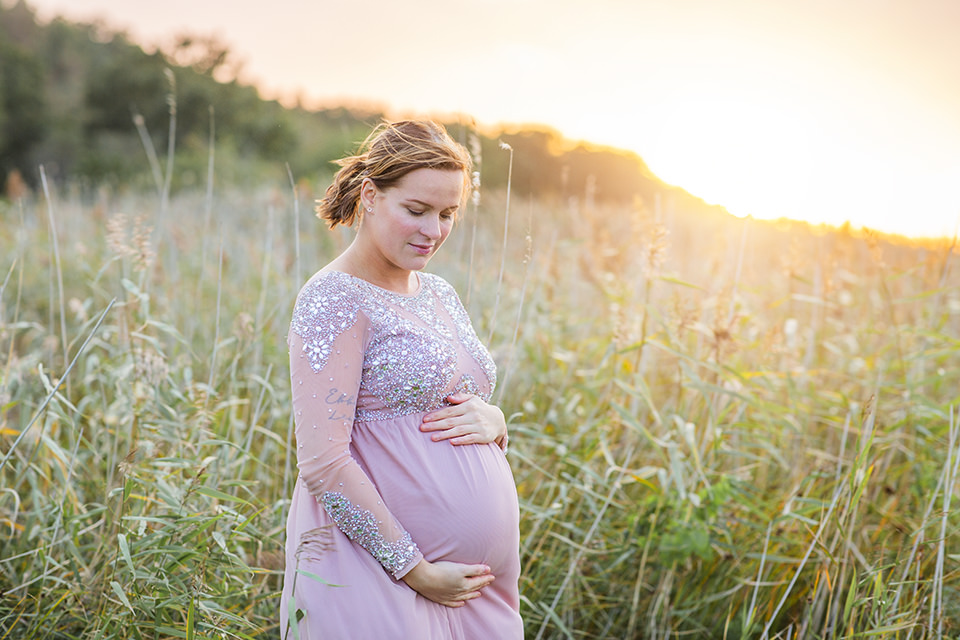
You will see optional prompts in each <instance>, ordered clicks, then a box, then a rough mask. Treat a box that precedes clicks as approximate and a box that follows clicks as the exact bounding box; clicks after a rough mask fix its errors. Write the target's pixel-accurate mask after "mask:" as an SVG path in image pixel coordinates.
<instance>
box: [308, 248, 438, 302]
mask: <svg viewBox="0 0 960 640" xmlns="http://www.w3.org/2000/svg"><path fill="white" fill-rule="evenodd" d="M327 268H328V269H330V270H333V271H343V272H344V273H348V274H350V275H352V276H355V277H357V278H360V279H361V280H366V281H367V282H369V283H371V284H375V285H376V286H378V287H381V288H383V289H388V290H390V291H394V292H396V293H400V294H404V295H412V294H414V293H416V292H417V289H419V287H420V280H419V278H417V276H416V274H415V273H414V272H413V271H410V270H409V269H401V268H399V267H397V266H395V265H392V264H387V263H386V262H385V261H384V260H383V259H380V260H377V259H375V258H374V257H373V256H367V255H365V252H364V251H363V248H362V246H359V245H358V243H357V241H356V239H354V241H353V243H352V244H351V245H350V246H349V247H347V249H346V251H344V252H343V253H341V254H340V255H339V256H338V257H337V258H336V259H335V260H334V261H333V262H331V263H330V264H329V265H327Z"/></svg>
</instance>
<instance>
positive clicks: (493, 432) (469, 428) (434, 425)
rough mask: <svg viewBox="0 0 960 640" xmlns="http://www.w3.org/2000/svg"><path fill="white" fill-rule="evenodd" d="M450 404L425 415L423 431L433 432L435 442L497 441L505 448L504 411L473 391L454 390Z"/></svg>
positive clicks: (476, 442)
mask: <svg viewBox="0 0 960 640" xmlns="http://www.w3.org/2000/svg"><path fill="white" fill-rule="evenodd" d="M446 400H447V402H449V403H450V405H451V406H449V407H444V408H442V409H435V410H433V411H431V412H430V413H428V414H426V415H425V416H423V422H422V423H421V425H420V430H421V431H426V432H433V435H432V436H430V438H431V439H432V440H433V441H434V442H439V441H440V440H449V441H450V444H488V443H490V442H496V443H497V445H499V446H500V448H501V449H502V448H504V446H505V445H506V440H507V423H506V420H504V418H503V411H501V410H500V407H497V406H496V405H492V404H487V403H486V402H484V401H483V400H482V399H481V398H479V397H478V396H475V395H473V394H471V393H454V394H451V395H449V396H447V398H446Z"/></svg>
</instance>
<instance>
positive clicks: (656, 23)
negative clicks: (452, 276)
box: [7, 0, 960, 236]
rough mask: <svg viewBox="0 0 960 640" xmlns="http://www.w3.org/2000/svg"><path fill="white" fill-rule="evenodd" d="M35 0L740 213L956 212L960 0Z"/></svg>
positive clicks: (915, 228) (248, 71)
mask: <svg viewBox="0 0 960 640" xmlns="http://www.w3.org/2000/svg"><path fill="white" fill-rule="evenodd" d="M7 1H9V0H7ZM28 3H29V4H30V5H31V6H33V7H34V8H35V9H36V10H37V12H38V14H39V15H40V17H41V18H43V19H48V18H50V17H51V16H53V15H55V14H59V15H63V16H66V17H68V18H71V19H76V20H83V21H89V20H93V19H98V18H99V19H102V20H103V21H104V22H105V23H106V24H108V25H109V26H112V27H115V28H117V29H122V30H125V31H127V32H128V34H129V35H130V36H131V37H132V38H133V39H134V41H136V42H138V43H140V44H143V45H146V46H148V47H149V46H151V45H155V44H157V43H161V42H164V41H169V40H170V39H172V37H173V35H174V34H177V33H190V34H196V35H215V36H217V37H218V38H219V39H220V40H222V41H223V42H225V43H226V44H228V45H229V46H230V49H231V51H232V52H233V54H234V57H235V59H236V60H237V61H239V62H240V63H242V72H241V76H240V77H241V78H242V79H243V80H245V81H249V82H251V83H255V84H257V86H259V87H260V88H261V92H262V94H263V95H264V96H265V97H270V98H279V99H282V100H286V101H288V102H289V101H292V100H294V99H296V98H297V97H299V98H300V99H301V100H302V101H303V103H304V104H307V105H317V106H320V105H329V106H332V105H338V104H373V105H376V106H378V107H381V108H384V109H386V110H387V112H388V113H389V114H392V115H396V116H400V115H411V114H415V115H422V116H429V115H437V116H441V115H458V116H460V117H468V118H473V119H475V120H476V121H477V122H478V123H479V124H480V125H481V126H487V127H491V128H492V127H496V126H498V125H501V124H524V125H530V124H543V125H546V126H549V127H551V128H554V129H556V130H557V131H559V132H560V133H562V134H563V135H564V136H566V137H567V138H570V139H573V140H585V141H590V142H594V143H597V144H602V145H610V146H614V147H618V148H622V149H629V150H631V151H635V152H636V153H638V154H639V155H640V156H641V157H642V158H643V159H644V160H645V161H646V163H647V164H648V165H649V166H650V168H651V169H652V170H653V171H654V173H656V174H657V175H658V176H659V177H660V178H662V179H663V180H665V181H666V182H668V183H671V184H675V185H678V186H681V187H683V188H685V189H686V190H687V191H689V192H691V193H693V194H694V195H697V196H699V197H701V198H703V199H704V200H706V201H708V202H711V203H714V204H719V205H722V206H724V207H726V208H727V209H728V210H729V211H730V212H731V213H733V214H735V215H740V216H747V215H751V216H754V217H757V218H777V217H790V218H797V219H804V220H809V221H811V222H815V223H817V222H828V223H831V224H837V225H839V224H842V223H843V222H844V221H849V222H850V223H851V224H852V225H853V226H854V227H855V228H859V227H863V226H866V227H870V228H873V229H879V230H882V231H887V232H893V233H902V234H906V235H914V236H935V235H949V236H952V235H953V234H954V232H955V230H956V228H957V225H958V221H960V37H957V35H956V34H958V33H960V1H958V0H578V1H574V0H443V1H437V0H401V1H397V0H365V1H363V2H354V1H351V0H346V1H344V0H341V1H340V2H332V1H331V0H314V1H312V2H305V1H303V0H271V1H270V2H267V3H264V2H262V1H258V2H253V1H252V0H232V1H231V2H230V3H223V2H220V1H219V0H165V1H164V2H162V3H161V2H155V1H154V0H28Z"/></svg>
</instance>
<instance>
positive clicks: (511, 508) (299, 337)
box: [280, 121, 523, 640]
mask: <svg viewBox="0 0 960 640" xmlns="http://www.w3.org/2000/svg"><path fill="white" fill-rule="evenodd" d="M339 164H340V166H341V169H340V170H339V171H338V172H337V175H336V176H335V177H334V181H333V184H332V185H331V186H330V187H329V189H327V192H326V197H325V198H324V199H323V200H322V201H321V202H320V204H319V206H318V208H317V209H318V215H319V216H320V217H321V218H322V219H324V220H326V221H327V223H328V224H329V225H330V227H331V228H332V227H335V226H336V225H338V224H345V225H348V226H350V225H352V224H353V223H354V222H357V223H358V229H357V234H356V237H355V239H354V241H353V243H352V244H351V245H350V246H349V247H348V248H347V250H346V251H344V252H343V253H342V254H341V255H340V256H339V257H337V258H336V259H335V260H334V261H333V262H331V263H330V264H328V265H327V266H326V267H324V268H323V269H321V270H320V271H319V272H318V273H317V274H315V275H314V276H313V277H312V278H311V279H310V280H309V281H308V282H307V283H306V284H305V285H304V286H303V288H302V289H301V290H300V294H299V295H298V297H297V302H296V305H295V307H294V311H293V319H292V321H291V324H290V333H289V338H288V342H289V347H290V374H291V378H290V379H291V385H292V388H293V411H294V420H295V432H296V448H297V467H298V469H299V477H298V478H297V483H296V486H295V488H294V491H293V498H292V502H291V505H290V512H289V515H288V518H287V541H286V574H285V578H284V587H283V594H282V598H281V608H280V617H281V636H282V637H284V638H294V637H299V638H301V639H305V640H306V639H313V640H315V639H317V638H323V639H324V640H326V639H328V638H349V639H351V640H353V639H359V640H363V639H367V638H369V639H375V640H390V639H394V638H396V639H398V640H399V639H404V640H405V639H416V640H421V639H425V640H441V639H442V640H448V639H456V640H460V639H464V640H466V639H476V640H489V639H498V640H511V639H519V638H522V637H523V625H522V622H521V619H520V615H519V612H518V610H519V592H518V579H519V574H520V560H519V509H518V505H517V493H516V487H515V485H514V481H513V475H512V473H511V471H510V467H509V465H508V464H507V461H506V458H505V456H504V451H503V448H505V447H506V435H507V433H506V424H505V422H504V419H503V413H502V412H501V411H500V410H499V409H498V408H497V407H495V406H493V405H490V404H488V403H489V400H490V397H491V394H492V392H493V387H494V383H495V381H496V371H495V368H494V363H493V361H492V359H491V358H490V355H489V354H488V353H487V350H486V348H484V346H483V345H482V344H481V343H480V341H479V340H478V339H477V335H476V333H475V332H474V330H473V327H472V325H471V324H470V319H469V317H468V316H467V313H466V311H465V310H464V308H463V306H462V305H461V303H460V299H459V298H458V297H457V294H456V292H455V291H454V290H453V288H452V287H451V286H450V285H449V284H447V282H446V281H444V280H443V279H442V278H440V277H438V276H435V275H431V274H426V273H421V272H420V271H421V269H423V268H424V267H425V266H426V264H427V262H428V261H429V260H430V258H431V257H432V256H433V254H434V253H436V251H437V250H438V249H439V248H440V246H441V245H442V244H443V241H444V240H445V239H446V237H447V235H448V234H449V233H450V230H451V228H452V227H453V223H454V220H455V219H456V215H457V212H458V210H459V208H460V206H461V204H462V203H463V202H464V200H465V198H466V196H467V192H468V191H469V188H470V175H471V173H470V171H471V163H470V157H469V156H468V155H467V153H466V151H465V150H464V149H463V147H461V146H460V145H458V144H457V143H455V142H454V141H453V140H452V139H451V138H450V137H449V135H448V134H447V132H446V131H445V130H444V129H443V128H442V127H440V126H439V125H437V124H435V123H432V122H419V121H404V122H397V123H393V124H385V125H381V126H380V127H378V128H377V129H376V130H374V132H373V133H372V134H371V135H370V137H369V138H368V139H367V140H366V142H364V144H363V146H362V147H361V148H360V151H359V153H358V155H356V156H352V157H348V158H345V159H343V160H341V161H340V162H339Z"/></svg>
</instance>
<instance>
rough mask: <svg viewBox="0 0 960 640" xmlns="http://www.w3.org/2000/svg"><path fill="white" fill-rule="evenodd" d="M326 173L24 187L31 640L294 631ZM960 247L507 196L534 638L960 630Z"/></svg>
mask: <svg viewBox="0 0 960 640" xmlns="http://www.w3.org/2000/svg"><path fill="white" fill-rule="evenodd" d="M314 186H315V187H317V188H319V185H314ZM308 190H309V189H308V188H307V185H303V184H301V185H299V186H298V187H297V188H293V187H291V186H289V185H283V184H278V185H276V186H274V185H268V186H264V187H262V188H245V189H241V188H239V187H231V188H225V187H224V188H218V190H217V191H216V192H215V193H212V194H208V193H203V192H198V193H194V194H190V193H184V194H181V195H179V196H176V197H174V198H172V199H171V200H170V202H169V203H162V202H161V201H160V199H159V198H157V197H155V196H154V197H151V196H149V195H138V194H134V193H123V192H120V193H115V192H109V191H106V190H101V191H99V192H96V193H94V194H92V195H91V193H89V192H85V193H84V194H83V195H81V194H80V193H79V192H75V191H70V190H65V191H63V192H62V193H58V194H55V195H53V196H52V197H51V198H50V199H49V200H48V199H46V198H44V197H42V194H40V196H39V197H37V198H35V199H24V200H21V201H17V202H12V203H11V202H2V201H0V229H2V232H0V258H2V261H0V269H2V272H0V353H2V354H3V355H2V356H0V640H3V639H6V638H45V639H61V638H102V639H110V638H145V639H146V638H150V639H153V638H280V637H282V635H283V634H282V630H280V629H278V628H277V622H276V619H277V615H276V612H277V606H278V590H279V587H280V578H281V574H282V561H283V560H282V545H283V526H284V516H285V510H286V507H287V504H288V496H289V494H290V489H291V486H292V482H293V478H294V477H295V473H294V470H293V463H292V452H291V450H290V446H289V443H290V442H292V438H291V426H292V423H291V417H290V393H289V388H288V386H289V378H288V372H287V364H286V358H287V352H286V344H285V336H286V331H287V323H288V321H289V315H290V310H291V305H292V302H293V299H294V296H295V295H296V292H297V290H298V289H299V287H300V285H301V283H302V282H303V281H304V280H305V279H306V278H307V277H308V276H309V275H310V274H311V273H313V271H315V270H316V269H318V268H320V267H321V266H322V265H323V264H325V263H326V262H327V261H328V260H329V259H331V258H332V257H333V256H334V255H336V253H337V252H338V251H339V250H340V249H341V248H343V247H345V246H346V243H347V242H348V241H349V232H343V233H341V232H337V233H330V232H327V231H326V230H325V229H324V228H323V225H322V224H321V223H320V222H319V221H317V220H316V219H315V218H314V217H313V216H312V204H311V196H310V195H309V194H308V193H307V192H308ZM505 223H508V224H505ZM955 260H956V256H952V252H951V250H950V248H949V247H948V246H946V245H943V246H941V247H935V246H926V247H919V246H907V245H897V244H892V243H890V242H889V241H887V240H885V239H882V238H878V237H875V236H870V235H866V236H858V235H851V234H849V233H829V234H827V233H813V232H811V231H810V230H806V229H803V228H799V227H794V228H782V227H778V226H776V225H773V224H767V223H759V222H755V221H749V222H744V221H739V220H733V219H730V220H727V219H724V218H721V217H716V218H709V219H701V220H691V219H689V218H687V217H684V216H683V215H681V213H679V212H675V211H673V209H672V207H671V205H670V202H669V199H666V198H665V199H664V202H660V201H656V202H649V203H642V204H638V205H637V206H635V207H610V206H598V205H593V204H592V203H591V202H590V199H589V198H586V199H584V198H581V199H580V200H579V201H577V200H571V201H569V202H536V201H524V200H516V201H513V202H510V203H509V207H508V206H507V199H506V197H505V195H503V194H497V193H484V194H483V201H482V202H481V203H480V205H479V208H474V207H471V208H470V209H468V211H467V212H466V213H465V215H464V217H463V219H462V220H461V221H460V223H459V225H458V227H457V229H455V231H454V235H452V236H451V238H450V240H449V241H448V244H447V246H446V247H445V248H444V249H443V250H442V251H441V254H440V255H439V256H438V257H437V258H436V260H435V262H433V263H432V264H431V266H430V270H431V271H434V272H436V273H440V274H441V275H443V276H445V277H446V278H447V279H449V280H450V281H451V282H452V283H453V284H454V285H455V286H456V287H457V288H458V290H459V291H460V294H461V297H462V298H463V299H464V302H465V304H466V305H467V307H468V309H469V311H470V312H471V315H472V317H473V318H474V322H475V325H476V327H477V330H478V333H479V334H480V335H481V338H483V339H485V340H486V339H487V338H489V340H488V344H489V345H490V347H491V351H492V352H493V354H494V356H495V358H496V360H497V362H498V366H499V370H500V385H499V388H498V390H497V392H496V394H495V399H496V401H498V402H499V403H500V404H501V406H502V408H503V409H504V413H505V414H506V415H508V416H510V426H511V452H510V454H509V460H510V462H511V465H512V467H513V470H514V474H515V477H516V481H517V485H518V489H519V493H520V500H521V510H522V512H521V545H522V546H521V559H522V563H523V576H522V581H521V594H522V608H523V610H522V613H523V616H524V619H525V623H526V634H527V637H528V638H530V639H537V640H539V639H541V638H654V639H657V638H783V639H787V638H790V639H793V638H860V637H867V636H870V637H873V636H879V637H886V638H914V639H921V638H940V637H955V636H956V635H957V634H958V633H960V589H958V587H960V574H958V560H960V531H958V526H960V514H958V511H957V509H956V507H955V506H951V502H952V501H953V500H955V499H957V497H956V496H953V493H954V492H955V489H956V487H957V475H958V467H960V421H958V416H957V415H956V405H957V404H958V401H960V393H958V392H960V367H958V360H960V359H958V355H960V353H958V349H960V275H957V273H956V271H957V270H956V265H954V264H952V262H951V261H955Z"/></svg>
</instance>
